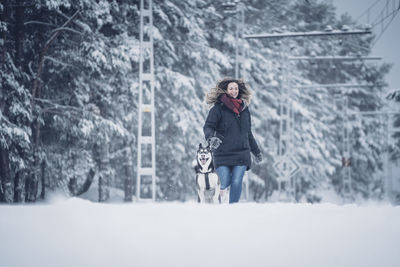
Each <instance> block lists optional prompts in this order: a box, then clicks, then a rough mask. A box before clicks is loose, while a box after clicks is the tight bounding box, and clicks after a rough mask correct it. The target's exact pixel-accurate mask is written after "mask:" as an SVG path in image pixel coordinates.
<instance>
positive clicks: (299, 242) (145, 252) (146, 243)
mask: <svg viewBox="0 0 400 267" xmlns="http://www.w3.org/2000/svg"><path fill="white" fill-rule="evenodd" d="M399 240H400V207H394V206H390V205H384V204H369V205H364V206H357V205H342V206H339V205H334V204H314V205H311V204H284V203H273V204H272V203H266V204H256V203H240V204H236V205H225V204H224V205H199V204H197V203H155V204H154V203H152V204H150V203H129V204H99V203H93V202H90V201H88V200H82V199H77V198H72V199H69V200H65V199H64V200H59V201H56V202H54V203H51V204H41V205H23V206H15V205H11V206H10V205H0V266H4V267H18V266H41V267H47V266H49V267H50V266H51V267H56V266H69V267H72V266H74V267H76V266H117V267H119V266H174V267H175V266H185V267H189V266H190V267H191V266H202V267H204V266H241V267H242V266H294V267H296V266H297V267H299V266H307V267H310V266H318V267H328V266H340V267H343V266H360V267H367V266H379V267H381V266H385V267H389V266H393V267H395V266H396V267H398V266H400V243H399Z"/></svg>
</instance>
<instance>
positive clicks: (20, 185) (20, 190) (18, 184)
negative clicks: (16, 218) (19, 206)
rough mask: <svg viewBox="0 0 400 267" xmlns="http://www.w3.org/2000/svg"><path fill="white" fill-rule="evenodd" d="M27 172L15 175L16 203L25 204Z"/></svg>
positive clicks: (19, 172)
mask: <svg viewBox="0 0 400 267" xmlns="http://www.w3.org/2000/svg"><path fill="white" fill-rule="evenodd" d="M24 174H25V172H24V171H22V170H20V171H18V172H17V173H16V174H15V180H14V202H15V203H19V202H24V186H25V181H24V180H25V179H24Z"/></svg>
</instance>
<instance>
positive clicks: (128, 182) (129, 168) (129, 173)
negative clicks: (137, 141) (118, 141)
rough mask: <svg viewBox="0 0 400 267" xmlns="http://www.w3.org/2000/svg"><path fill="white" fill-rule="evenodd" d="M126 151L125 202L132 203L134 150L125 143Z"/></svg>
mask: <svg viewBox="0 0 400 267" xmlns="http://www.w3.org/2000/svg"><path fill="white" fill-rule="evenodd" d="M125 147H126V151H125V160H126V163H125V183H124V191H125V198H124V200H125V201H129V202H131V201H132V195H133V162H132V161H133V159H132V150H131V146H130V144H128V143H127V142H126V143H125Z"/></svg>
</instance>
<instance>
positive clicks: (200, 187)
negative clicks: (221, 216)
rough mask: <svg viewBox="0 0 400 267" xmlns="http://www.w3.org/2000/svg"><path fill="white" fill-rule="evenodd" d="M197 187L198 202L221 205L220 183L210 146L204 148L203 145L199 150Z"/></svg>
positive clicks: (196, 166)
mask: <svg viewBox="0 0 400 267" xmlns="http://www.w3.org/2000/svg"><path fill="white" fill-rule="evenodd" d="M193 165H194V169H195V171H196V187H197V194H198V202H200V203H220V198H219V192H220V181H219V177H218V175H217V173H216V172H215V169H214V164H213V157H212V151H211V149H210V145H208V146H206V147H204V146H203V145H202V144H201V143H200V144H199V148H198V149H197V163H196V165H195V164H193Z"/></svg>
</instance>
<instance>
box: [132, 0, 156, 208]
mask: <svg viewBox="0 0 400 267" xmlns="http://www.w3.org/2000/svg"><path fill="white" fill-rule="evenodd" d="M145 28H147V29H148V30H147V31H145V30H144V29H145ZM153 48H154V45H153V15H152V0H140V59H139V103H138V109H139V110H138V147H137V153H138V156H137V178H136V198H137V201H141V200H152V201H155V199H156V158H155V155H156V151H155V147H156V142H155V118H154V112H155V105H154V52H153ZM149 127H150V129H148V128H149ZM143 129H146V131H145V132H144V131H143ZM149 147H150V149H149ZM143 150H144V151H145V152H146V154H147V155H148V154H149V153H150V154H151V156H150V157H148V156H147V155H146V154H145V156H147V157H146V159H148V158H150V164H149V162H148V161H149V160H147V162H146V161H144V160H143V153H142V152H143ZM145 163H146V164H145ZM144 165H147V166H144ZM148 165H150V166H148ZM142 186H143V187H144V188H143V190H142ZM142 191H143V195H144V196H142Z"/></svg>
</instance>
